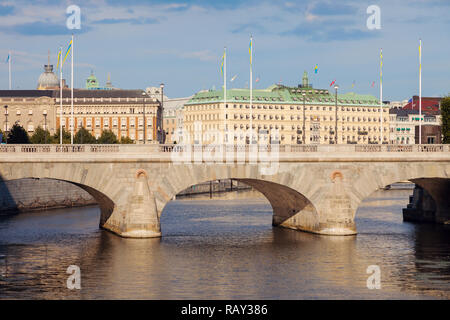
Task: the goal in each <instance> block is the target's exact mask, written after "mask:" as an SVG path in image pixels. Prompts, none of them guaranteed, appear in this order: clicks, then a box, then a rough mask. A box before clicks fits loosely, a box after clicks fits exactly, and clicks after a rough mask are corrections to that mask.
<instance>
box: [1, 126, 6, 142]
mask: <svg viewBox="0 0 450 320" xmlns="http://www.w3.org/2000/svg"><path fill="white" fill-rule="evenodd" d="M0 135H1V136H2V138H1V139H0V143H5V142H6V135H5V134H4V133H3V131H2V130H1V129H0Z"/></svg>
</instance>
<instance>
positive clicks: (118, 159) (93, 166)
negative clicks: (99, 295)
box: [0, 145, 450, 237]
mask: <svg viewBox="0 0 450 320" xmlns="http://www.w3.org/2000/svg"><path fill="white" fill-rule="evenodd" d="M449 148H450V146H448V145H408V146H399V145H281V146H277V145H275V146H274V145H272V146H256V145H255V146H253V145H252V146H249V145H243V146H236V145H230V146H197V145H194V146H192V145H188V146H176V147H174V146H165V145H147V146H144V145H139V146H138V145H73V146H72V145H63V146H60V145H2V146H0V164H1V166H0V179H2V180H13V179H22V178H49V179H56V180H63V181H67V182H70V183H73V184H75V185H77V186H79V187H81V188H82V189H84V190H86V191H87V192H88V193H89V194H91V195H92V196H93V197H94V198H95V199H96V200H97V201H98V203H99V205H100V208H101V213H102V214H101V219H100V226H101V227H103V228H105V229H108V230H110V231H113V232H115V233H117V234H119V235H121V236H125V237H157V236H160V235H161V232H160V223H159V218H160V215H161V213H162V211H163V209H164V206H165V205H166V204H167V203H168V202H169V201H170V200H171V199H172V198H173V197H174V196H175V195H176V194H178V193H179V192H180V191H182V190H185V189H186V188H188V187H190V186H192V185H196V184H200V183H202V182H207V181H211V180H219V179H220V180H222V179H233V180H235V181H240V182H243V183H245V184H247V185H249V186H251V187H253V188H254V189H256V190H258V191H259V192H261V193H262V194H263V195H264V196H265V197H266V198H267V199H268V200H269V202H270V203H271V205H272V208H273V225H279V226H283V227H288V228H292V229H297V230H303V231H309V232H314V233H319V234H328V235H351V234H355V233H356V228H355V222H354V218H355V213H356V210H357V208H358V205H359V204H360V203H361V201H362V200H363V199H364V198H365V197H367V196H369V195H370V194H371V193H372V192H374V191H375V190H377V189H379V188H383V187H385V186H387V185H390V184H392V183H394V182H398V181H406V180H408V181H411V182H413V183H416V184H418V185H420V186H421V187H423V188H424V189H425V190H427V191H428V193H429V194H430V195H431V197H432V198H433V200H434V201H435V204H436V213H435V218H436V221H438V222H444V221H447V220H449V219H450V200H449V197H448V194H449V191H450V182H449V181H450V180H449V178H450V149H449Z"/></svg>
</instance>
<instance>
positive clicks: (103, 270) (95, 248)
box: [0, 190, 450, 299]
mask: <svg viewBox="0 0 450 320" xmlns="http://www.w3.org/2000/svg"><path fill="white" fill-rule="evenodd" d="M410 193H411V191H409V190H390V191H381V190H380V191H378V192H376V193H375V194H373V196H372V197H371V198H369V199H367V200H366V201H364V203H363V205H362V206H361V207H360V208H359V209H358V212H357V228H358V232H359V233H358V235H357V236H350V237H327V236H318V235H313V234H308V233H302V232H297V231H292V230H286V229H280V228H273V227H272V226H271V219H272V210H271V207H270V205H269V204H268V203H267V202H266V201H265V200H264V199H236V200H198V199H196V200H182V201H180V200H177V201H172V202H171V203H169V204H168V206H167V207H166V208H165V210H164V212H163V214H162V217H161V225H162V232H163V237H162V238H161V239H144V240H142V239H123V238H120V237H117V236H115V235H113V234H110V233H109V232H106V231H102V230H100V229H99V228H98V221H99V214H100V213H99V209H98V208H96V207H91V208H78V209H70V210H67V209H65V210H55V211H48V212H35V213H22V214H19V215H15V216H9V217H0V298H1V299H24V298H25V299H116V298H117V299H341V298H343V299H361V298H362V299H385V298H394V299H397V298H401V299H417V298H425V299H429V298H431V299H449V298H450V228H449V227H450V226H436V225H415V224H411V223H404V222H402V213H401V209H402V207H404V206H406V203H407V202H408V196H409V194H410ZM69 265H78V266H79V267H80V269H81V290H69V289H67V287H66V280H67V277H68V276H69V274H67V273H66V270H67V267H68V266H69ZM369 265H378V266H379V267H380V269H381V289H379V290H376V289H375V290H369V289H367V286H366V280H367V278H368V277H369V274H367V273H366V269H367V267H368V266H369Z"/></svg>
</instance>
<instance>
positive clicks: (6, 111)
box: [5, 106, 8, 144]
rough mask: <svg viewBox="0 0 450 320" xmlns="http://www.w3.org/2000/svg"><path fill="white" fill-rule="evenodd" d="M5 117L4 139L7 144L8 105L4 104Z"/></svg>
mask: <svg viewBox="0 0 450 320" xmlns="http://www.w3.org/2000/svg"><path fill="white" fill-rule="evenodd" d="M5 118H6V122H5V141H6V144H8V106H5Z"/></svg>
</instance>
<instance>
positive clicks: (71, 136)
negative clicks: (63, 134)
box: [70, 34, 74, 144]
mask: <svg viewBox="0 0 450 320" xmlns="http://www.w3.org/2000/svg"><path fill="white" fill-rule="evenodd" d="M73 47H74V43H73V34H72V75H71V80H70V86H71V93H70V95H71V98H72V99H71V103H70V107H71V111H70V121H71V126H70V144H73V127H74V121H73Z"/></svg>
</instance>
